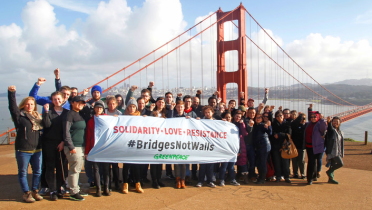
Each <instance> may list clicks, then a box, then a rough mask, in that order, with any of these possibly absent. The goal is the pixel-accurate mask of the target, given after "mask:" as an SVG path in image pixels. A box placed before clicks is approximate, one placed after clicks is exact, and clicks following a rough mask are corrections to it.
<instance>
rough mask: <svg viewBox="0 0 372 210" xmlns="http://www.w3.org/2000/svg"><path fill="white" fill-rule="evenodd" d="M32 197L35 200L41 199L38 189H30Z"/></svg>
mask: <svg viewBox="0 0 372 210" xmlns="http://www.w3.org/2000/svg"><path fill="white" fill-rule="evenodd" d="M32 197H33V198H34V199H35V200H36V201H41V200H43V197H41V195H40V194H39V190H34V191H32Z"/></svg>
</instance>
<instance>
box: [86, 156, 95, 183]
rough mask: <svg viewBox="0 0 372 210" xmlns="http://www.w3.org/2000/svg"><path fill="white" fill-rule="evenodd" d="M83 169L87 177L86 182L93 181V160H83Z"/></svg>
mask: <svg viewBox="0 0 372 210" xmlns="http://www.w3.org/2000/svg"><path fill="white" fill-rule="evenodd" d="M84 170H85V175H86V176H87V177H88V183H91V182H93V181H94V173H93V162H92V161H89V160H85V162H84Z"/></svg>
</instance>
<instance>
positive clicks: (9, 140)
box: [0, 128, 17, 144]
mask: <svg viewBox="0 0 372 210" xmlns="http://www.w3.org/2000/svg"><path fill="white" fill-rule="evenodd" d="M16 135H17V134H16V132H15V128H12V129H9V128H8V130H7V131H5V132H4V133H2V134H0V144H14V142H15V136H16Z"/></svg>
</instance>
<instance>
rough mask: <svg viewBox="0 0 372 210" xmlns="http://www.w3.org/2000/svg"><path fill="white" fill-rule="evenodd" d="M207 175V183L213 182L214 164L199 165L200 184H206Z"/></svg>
mask: <svg viewBox="0 0 372 210" xmlns="http://www.w3.org/2000/svg"><path fill="white" fill-rule="evenodd" d="M205 175H207V183H210V182H212V176H213V163H205V164H199V182H201V183H203V182H204V177H205Z"/></svg>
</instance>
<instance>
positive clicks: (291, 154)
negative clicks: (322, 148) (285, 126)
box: [280, 134, 298, 159]
mask: <svg viewBox="0 0 372 210" xmlns="http://www.w3.org/2000/svg"><path fill="white" fill-rule="evenodd" d="M280 151H281V155H282V158H283V159H292V158H295V157H297V156H298V151H297V148H296V146H295V145H294V143H293V141H292V139H291V136H290V135H289V134H287V136H286V138H285V140H284V142H283V145H282V148H281V149H280Z"/></svg>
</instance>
